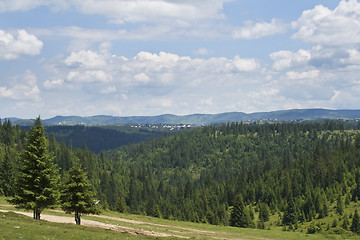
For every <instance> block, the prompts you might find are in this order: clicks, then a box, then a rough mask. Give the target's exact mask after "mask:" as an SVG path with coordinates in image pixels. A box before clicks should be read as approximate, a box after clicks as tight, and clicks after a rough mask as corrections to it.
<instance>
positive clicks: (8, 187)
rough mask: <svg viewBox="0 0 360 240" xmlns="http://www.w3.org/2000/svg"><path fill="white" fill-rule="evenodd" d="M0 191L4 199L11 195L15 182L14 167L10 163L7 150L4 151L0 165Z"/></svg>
mask: <svg viewBox="0 0 360 240" xmlns="http://www.w3.org/2000/svg"><path fill="white" fill-rule="evenodd" d="M0 166H1V167H0V189H2V191H3V193H4V195H5V196H6V197H8V196H12V195H13V185H14V182H15V177H14V165H13V163H12V161H10V156H9V150H8V149H7V148H6V149H5V156H4V159H3V161H2V162H1V165H0Z"/></svg>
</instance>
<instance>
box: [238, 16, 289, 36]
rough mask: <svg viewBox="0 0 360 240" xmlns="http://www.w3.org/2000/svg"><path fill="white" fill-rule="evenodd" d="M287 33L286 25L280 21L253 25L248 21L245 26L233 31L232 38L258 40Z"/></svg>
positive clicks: (273, 20) (274, 20) (275, 20)
mask: <svg viewBox="0 0 360 240" xmlns="http://www.w3.org/2000/svg"><path fill="white" fill-rule="evenodd" d="M285 31H286V25H285V24H284V23H282V22H281V21H280V20H277V19H272V20H271V22H259V23H253V22H252V21H248V22H246V23H245V26H243V27H238V28H236V29H234V30H233V32H232V36H233V38H235V39H248V40H249V39H258V38H262V37H266V36H271V35H275V34H279V33H283V32H285Z"/></svg>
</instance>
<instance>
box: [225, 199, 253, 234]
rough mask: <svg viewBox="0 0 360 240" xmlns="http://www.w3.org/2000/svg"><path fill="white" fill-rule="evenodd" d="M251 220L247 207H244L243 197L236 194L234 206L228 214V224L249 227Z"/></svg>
mask: <svg viewBox="0 0 360 240" xmlns="http://www.w3.org/2000/svg"><path fill="white" fill-rule="evenodd" d="M251 225H252V221H251V218H250V215H249V211H248V208H247V207H245V204H244V199H243V197H242V195H241V194H239V195H237V196H236V197H235V200H234V206H233V209H232V211H231V215H230V226H233V227H243V228H247V227H251Z"/></svg>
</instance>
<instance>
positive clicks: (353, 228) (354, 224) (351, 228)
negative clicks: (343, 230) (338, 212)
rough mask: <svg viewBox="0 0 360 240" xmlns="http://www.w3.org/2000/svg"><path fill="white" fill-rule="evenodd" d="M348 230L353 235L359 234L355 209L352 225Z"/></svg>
mask: <svg viewBox="0 0 360 240" xmlns="http://www.w3.org/2000/svg"><path fill="white" fill-rule="evenodd" d="M350 230H351V231H352V232H353V233H356V234H360V217H359V214H358V211H357V209H356V210H355V213H354V216H353V219H352V223H351V226H350Z"/></svg>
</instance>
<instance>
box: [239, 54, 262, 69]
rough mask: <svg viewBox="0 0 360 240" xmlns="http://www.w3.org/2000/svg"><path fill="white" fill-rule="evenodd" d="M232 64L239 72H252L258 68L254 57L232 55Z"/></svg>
mask: <svg viewBox="0 0 360 240" xmlns="http://www.w3.org/2000/svg"><path fill="white" fill-rule="evenodd" d="M233 65H234V67H235V69H236V70H238V71H240V72H253V71H255V70H256V69H258V68H259V64H258V63H257V61H256V60H255V59H254V58H240V57H239V56H235V57H234V59H233Z"/></svg>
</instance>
